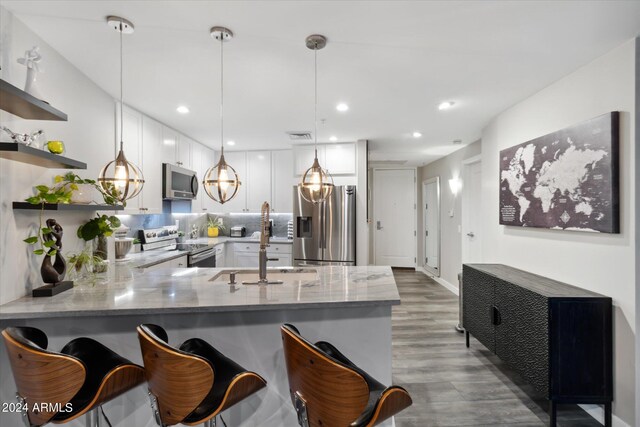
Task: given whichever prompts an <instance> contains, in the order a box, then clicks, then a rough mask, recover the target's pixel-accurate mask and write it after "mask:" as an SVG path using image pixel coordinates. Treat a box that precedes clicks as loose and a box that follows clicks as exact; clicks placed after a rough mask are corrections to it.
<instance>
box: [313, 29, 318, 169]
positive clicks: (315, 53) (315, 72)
mask: <svg viewBox="0 0 640 427" xmlns="http://www.w3.org/2000/svg"><path fill="white" fill-rule="evenodd" d="M313 67H314V68H313V78H314V94H313V96H314V106H313V108H314V111H313V126H314V132H313V136H314V151H315V157H316V159H317V158H318V42H315V49H313Z"/></svg>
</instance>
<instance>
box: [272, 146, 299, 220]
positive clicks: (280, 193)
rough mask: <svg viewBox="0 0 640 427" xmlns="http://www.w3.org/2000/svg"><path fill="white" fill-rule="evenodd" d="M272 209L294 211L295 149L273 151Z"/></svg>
mask: <svg viewBox="0 0 640 427" xmlns="http://www.w3.org/2000/svg"><path fill="white" fill-rule="evenodd" d="M271 175H272V180H273V181H272V190H271V210H272V211H274V212H293V182H294V181H293V151H292V150H282V151H272V152H271Z"/></svg>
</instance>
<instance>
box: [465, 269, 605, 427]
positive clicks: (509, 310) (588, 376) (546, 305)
mask: <svg viewBox="0 0 640 427" xmlns="http://www.w3.org/2000/svg"><path fill="white" fill-rule="evenodd" d="M462 277H463V278H462V288H463V289H462V290H463V294H464V299H463V303H462V320H463V326H464V328H465V331H466V339H467V347H469V334H471V335H473V336H474V337H475V338H477V339H478V340H479V341H480V342H481V343H482V344H484V345H485V346H486V347H487V348H488V349H489V350H491V351H492V352H493V353H495V354H496V355H497V356H498V357H499V358H500V359H502V360H503V361H504V362H505V363H507V364H508V365H509V366H510V367H511V368H513V369H514V370H516V371H517V372H518V373H519V374H520V375H522V377H524V379H525V380H526V381H527V382H529V383H530V384H532V385H533V386H534V388H535V389H536V390H537V391H538V392H540V393H542V394H543V395H544V396H545V397H546V398H547V399H549V401H550V402H551V414H550V420H551V422H550V425H551V426H552V427H553V426H555V425H556V404H558V403H576V404H602V405H604V409H605V425H606V426H611V402H612V401H613V371H612V357H613V356H612V349H613V347H612V346H613V343H612V340H613V337H612V334H613V325H612V322H613V319H612V302H611V298H608V297H605V296H603V295H600V294H597V293H594V292H590V291H586V290H584V289H580V288H577V287H575V286H571V285H567V284H565V283H561V282H558V281H555V280H551V279H549V278H546V277H542V276H538V275H535V274H532V273H528V272H526V271H522V270H518V269H515V268H513V267H509V266H506V265H501V264H465V265H464V266H463V276H462Z"/></svg>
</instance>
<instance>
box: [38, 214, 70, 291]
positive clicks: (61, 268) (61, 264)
mask: <svg viewBox="0 0 640 427" xmlns="http://www.w3.org/2000/svg"><path fill="white" fill-rule="evenodd" d="M47 228H48V229H50V230H51V233H47V234H43V236H42V237H43V239H44V241H45V242H50V241H52V240H53V239H55V241H56V243H55V244H54V245H53V246H50V247H49V250H48V251H47V254H46V255H45V257H44V260H42V267H40V274H42V281H43V282H44V283H60V282H62V280H64V276H65V275H66V273H67V263H66V261H65V260H64V257H63V256H62V252H61V250H62V235H63V234H64V230H63V229H62V226H61V225H60V224H58V221H56V220H55V219H48V220H47ZM53 251H56V254H55V255H54V256H55V262H54V263H53V264H51V258H52V256H51V252H53Z"/></svg>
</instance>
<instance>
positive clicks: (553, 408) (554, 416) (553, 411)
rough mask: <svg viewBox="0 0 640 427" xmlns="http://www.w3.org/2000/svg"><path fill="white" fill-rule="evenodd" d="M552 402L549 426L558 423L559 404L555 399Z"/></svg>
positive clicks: (554, 425)
mask: <svg viewBox="0 0 640 427" xmlns="http://www.w3.org/2000/svg"><path fill="white" fill-rule="evenodd" d="M549 403H550V411H549V427H556V424H557V409H558V408H557V405H556V402H554V401H553V400H552V401H550V402H549Z"/></svg>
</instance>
